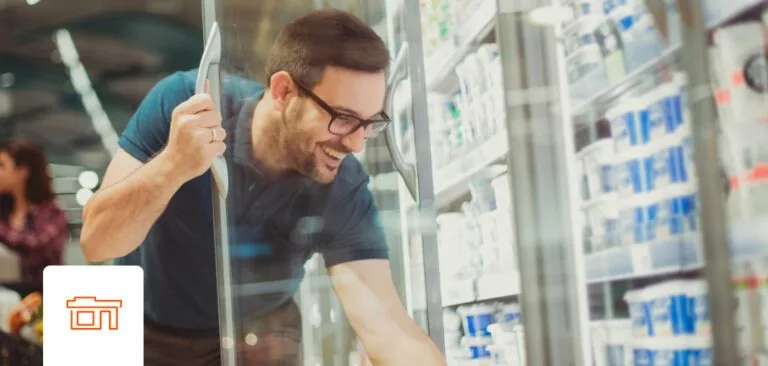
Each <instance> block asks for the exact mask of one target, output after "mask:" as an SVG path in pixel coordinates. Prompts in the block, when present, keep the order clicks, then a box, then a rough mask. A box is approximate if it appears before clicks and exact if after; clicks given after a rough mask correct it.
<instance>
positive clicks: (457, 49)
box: [395, 0, 496, 115]
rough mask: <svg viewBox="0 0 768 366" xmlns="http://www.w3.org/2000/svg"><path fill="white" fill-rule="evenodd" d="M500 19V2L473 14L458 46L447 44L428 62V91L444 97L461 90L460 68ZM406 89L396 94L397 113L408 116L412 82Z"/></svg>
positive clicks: (486, 4)
mask: <svg viewBox="0 0 768 366" xmlns="http://www.w3.org/2000/svg"><path fill="white" fill-rule="evenodd" d="M495 19H496V1H495V0H483V1H482V4H481V5H480V6H478V7H477V8H476V9H475V12H474V13H473V14H472V15H470V18H469V20H468V21H467V23H466V24H464V25H463V26H462V27H461V28H460V31H459V34H466V35H467V36H466V37H463V39H462V40H461V42H459V44H458V45H456V44H452V43H446V44H445V45H443V46H440V48H439V49H438V50H437V51H435V52H434V53H433V54H432V55H430V56H429V57H427V58H426V60H424V66H425V67H424V70H425V71H424V74H425V75H424V77H425V78H426V85H427V89H428V90H429V91H432V92H436V93H440V94H451V93H453V92H455V91H456V90H458V88H459V79H458V76H457V75H456V66H457V65H458V64H459V63H460V62H461V61H463V60H464V58H465V57H467V55H469V53H470V52H472V51H473V50H474V49H475V48H476V47H477V46H478V45H479V44H480V42H481V41H482V40H483V39H484V38H485V37H487V36H488V35H489V34H490V33H491V31H493V29H494V26H495ZM402 85H403V86H402V87H400V88H398V90H397V91H396V92H395V100H396V101H398V102H396V103H395V104H396V107H395V108H396V111H397V114H398V115H401V114H404V113H405V111H406V110H407V109H408V108H410V107H411V98H410V94H411V89H410V85H411V83H410V79H405V81H403V82H402Z"/></svg>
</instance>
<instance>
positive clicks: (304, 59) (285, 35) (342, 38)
mask: <svg viewBox="0 0 768 366" xmlns="http://www.w3.org/2000/svg"><path fill="white" fill-rule="evenodd" d="M327 66H336V67H342V68H345V69H351V70H356V71H364V72H381V71H384V70H386V68H387V67H388V66H389V52H388V51H387V46H386V45H385V44H384V41H383V40H382V39H381V38H380V37H379V35H378V34H376V32H374V31H373V29H371V27H369V26H368V25H367V24H365V23H364V22H363V21H361V20H360V19H358V18H356V17H355V16H353V15H351V14H349V13H346V12H343V11H340V10H334V9H323V10H317V11H314V12H312V13H310V14H308V15H305V16H303V17H301V18H298V19H296V20H294V21H293V22H291V23H289V24H288V25H286V26H285V27H284V28H283V29H282V31H280V34H278V36H277V38H276V39H275V43H274V45H273V46H272V50H271V52H270V54H269V59H268V60H267V67H266V81H267V86H269V79H270V77H272V75H274V74H275V73H277V72H279V71H286V72H288V73H289V74H290V75H291V77H293V78H294V79H295V80H296V81H298V82H299V83H301V84H302V85H304V86H306V87H308V88H310V89H311V88H313V87H314V86H315V85H316V84H317V83H319V82H320V79H322V77H323V73H324V72H325V68H326V67H327Z"/></svg>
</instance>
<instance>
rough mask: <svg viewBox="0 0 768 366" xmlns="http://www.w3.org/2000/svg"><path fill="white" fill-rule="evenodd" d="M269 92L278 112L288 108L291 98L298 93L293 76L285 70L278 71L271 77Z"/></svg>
mask: <svg viewBox="0 0 768 366" xmlns="http://www.w3.org/2000/svg"><path fill="white" fill-rule="evenodd" d="M269 93H270V96H271V97H272V101H273V102H274V106H275V109H276V110H277V111H278V112H282V111H284V110H285V109H286V108H288V103H289V102H290V101H291V98H293V97H295V96H296V95H297V93H298V91H297V89H296V84H294V82H293V78H292V77H291V75H289V74H288V73H287V72H285V71H278V72H276V73H274V74H272V76H271V77H270V78H269Z"/></svg>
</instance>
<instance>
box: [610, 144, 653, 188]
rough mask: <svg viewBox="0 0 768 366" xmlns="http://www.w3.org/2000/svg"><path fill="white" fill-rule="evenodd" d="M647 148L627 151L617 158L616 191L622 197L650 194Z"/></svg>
mask: <svg viewBox="0 0 768 366" xmlns="http://www.w3.org/2000/svg"><path fill="white" fill-rule="evenodd" d="M647 154H648V149H647V148H637V149H632V150H626V151H625V152H624V153H622V154H621V155H618V156H617V157H616V166H615V170H616V172H615V174H616V191H617V192H618V193H619V196H620V197H627V196H633V195H638V194H642V193H645V192H648V182H649V180H650V179H651V178H650V177H649V171H648V170H647V169H646V167H647V165H648V164H647V163H646V157H647Z"/></svg>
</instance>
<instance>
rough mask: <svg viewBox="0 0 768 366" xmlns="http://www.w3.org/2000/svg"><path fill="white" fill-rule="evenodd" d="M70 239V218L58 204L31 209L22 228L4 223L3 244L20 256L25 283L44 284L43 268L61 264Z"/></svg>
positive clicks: (0, 227) (0, 231)
mask: <svg viewBox="0 0 768 366" xmlns="http://www.w3.org/2000/svg"><path fill="white" fill-rule="evenodd" d="M68 239H69V230H68V227H67V216H66V213H65V212H64V210H62V209H61V207H59V205H58V204H57V203H56V201H50V202H47V203H43V204H39V205H32V206H30V209H29V214H28V215H27V223H26V225H25V226H24V227H23V228H21V229H14V228H12V227H11V225H10V222H8V221H4V220H0V243H1V244H4V245H5V246H7V247H9V248H10V249H12V250H13V251H15V252H17V253H19V255H20V257H21V280H22V282H24V283H42V281H43V269H44V268H45V267H46V266H47V265H49V264H50V265H57V264H61V260H62V259H61V258H62V255H63V252H64V245H65V244H66V242H67V240H68Z"/></svg>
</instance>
